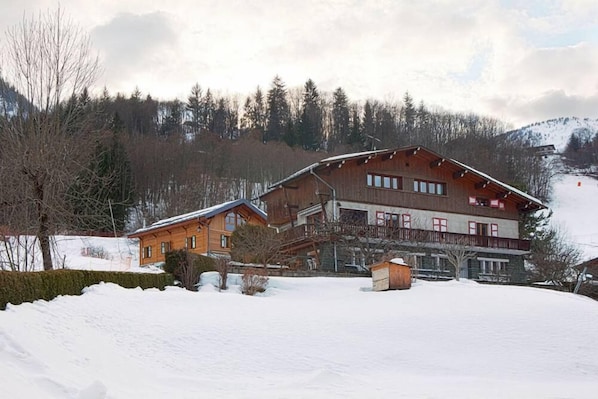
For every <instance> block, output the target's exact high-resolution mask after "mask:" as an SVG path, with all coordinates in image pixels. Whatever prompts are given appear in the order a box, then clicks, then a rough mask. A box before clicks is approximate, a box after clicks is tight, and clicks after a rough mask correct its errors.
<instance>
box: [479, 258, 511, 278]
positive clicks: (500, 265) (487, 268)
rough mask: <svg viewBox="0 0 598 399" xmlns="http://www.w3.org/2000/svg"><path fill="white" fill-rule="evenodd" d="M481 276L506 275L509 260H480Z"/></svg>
mask: <svg viewBox="0 0 598 399" xmlns="http://www.w3.org/2000/svg"><path fill="white" fill-rule="evenodd" d="M478 261H479V262H480V274H495V275H499V274H506V273H507V264H508V263H509V260H508V259H491V258H478Z"/></svg>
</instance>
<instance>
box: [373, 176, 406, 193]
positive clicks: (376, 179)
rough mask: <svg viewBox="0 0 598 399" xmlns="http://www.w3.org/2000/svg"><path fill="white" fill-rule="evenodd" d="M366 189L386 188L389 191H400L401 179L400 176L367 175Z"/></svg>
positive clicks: (401, 187)
mask: <svg viewBox="0 0 598 399" xmlns="http://www.w3.org/2000/svg"><path fill="white" fill-rule="evenodd" d="M366 181H367V185H368V187H377V188H388V189H390V190H402V189H403V178H402V177H401V176H390V175H379V174H376V173H368V174H367V180H366Z"/></svg>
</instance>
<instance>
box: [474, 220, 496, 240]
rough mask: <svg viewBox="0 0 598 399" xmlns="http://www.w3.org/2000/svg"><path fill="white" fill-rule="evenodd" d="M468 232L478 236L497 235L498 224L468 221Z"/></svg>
mask: <svg viewBox="0 0 598 399" xmlns="http://www.w3.org/2000/svg"><path fill="white" fill-rule="evenodd" d="M469 234H471V235H478V236H488V235H490V236H491V237H498V224H496V223H491V224H486V223H478V222H469Z"/></svg>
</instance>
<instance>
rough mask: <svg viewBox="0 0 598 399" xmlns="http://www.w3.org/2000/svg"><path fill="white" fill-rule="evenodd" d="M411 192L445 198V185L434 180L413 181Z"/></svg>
mask: <svg viewBox="0 0 598 399" xmlns="http://www.w3.org/2000/svg"><path fill="white" fill-rule="evenodd" d="M413 192H415V193H419V194H430V195H437V196H441V197H446V196H447V184H446V183H444V182H440V181H435V180H425V179H413Z"/></svg>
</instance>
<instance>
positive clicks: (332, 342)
mask: <svg viewBox="0 0 598 399" xmlns="http://www.w3.org/2000/svg"><path fill="white" fill-rule="evenodd" d="M203 277H204V278H203V283H204V285H203V286H202V288H201V289H200V291H199V292H189V291H185V290H183V289H180V288H169V289H167V290H166V291H163V292H160V291H158V290H153V289H152V290H145V291H143V290H141V289H124V288H120V287H118V286H116V285H113V284H100V285H95V286H92V287H90V288H88V289H86V290H85V293H84V294H83V295H82V296H80V297H72V296H67V297H59V298H57V299H55V300H53V301H51V302H45V301H37V302H35V303H32V304H22V305H18V306H9V308H8V309H7V310H6V311H4V312H0V392H2V395H0V396H2V397H5V398H87V399H89V398H198V397H206V398H255V397H260V398H314V397H317V398H329V397H339V398H340V397H343V398H345V397H359V398H363V397H367V398H370V397H377V398H382V397H388V398H390V397H393V398H394V397H404V398H482V397H483V398H557V397H558V398H595V397H596V392H598V347H597V346H596V345H594V343H595V340H596V325H598V302H596V301H593V300H591V299H588V298H585V297H581V296H576V295H573V294H566V293H559V292H554V291H548V290H542V289H537V288H524V287H507V286H485V285H479V284H477V283H474V282H471V281H461V282H455V281H451V282H436V283H432V282H417V283H415V284H414V286H413V287H412V288H411V289H410V290H406V291H388V292H372V291H370V286H371V281H370V279H367V278H351V279H349V278H295V279H291V278H271V280H270V285H269V288H268V290H267V291H266V293H265V294H264V295H263V296H259V297H248V296H244V295H241V294H240V293H239V287H238V285H237V284H238V276H232V277H231V286H230V288H229V290H227V291H224V292H218V291H217V290H216V289H215V288H214V286H213V285H212V284H210V282H212V283H214V282H215V281H216V280H217V276H216V275H215V274H214V273H210V274H204V276H203Z"/></svg>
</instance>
